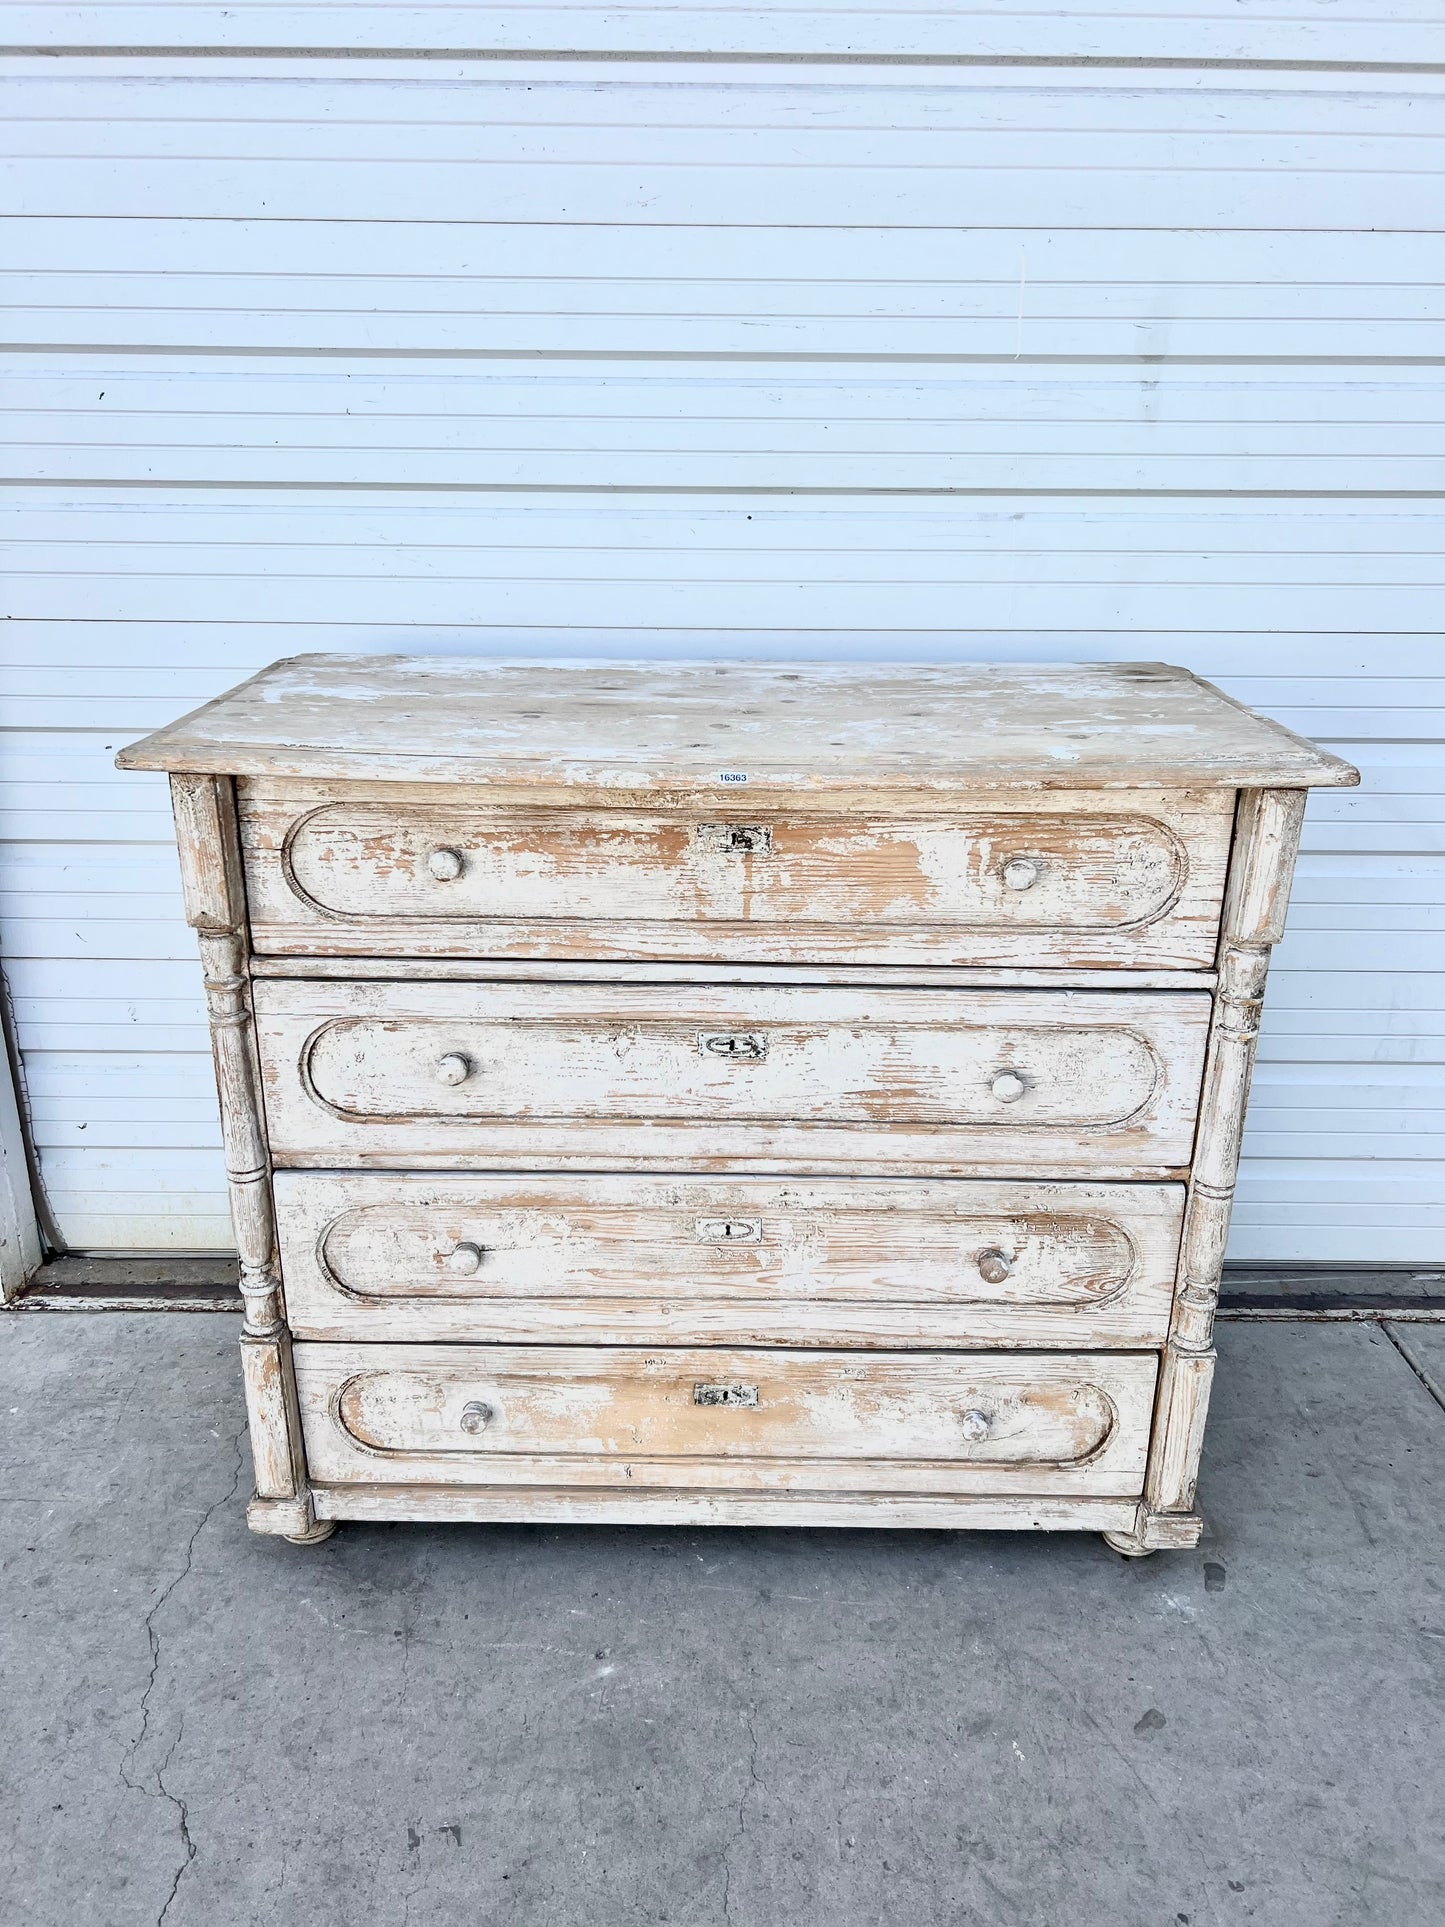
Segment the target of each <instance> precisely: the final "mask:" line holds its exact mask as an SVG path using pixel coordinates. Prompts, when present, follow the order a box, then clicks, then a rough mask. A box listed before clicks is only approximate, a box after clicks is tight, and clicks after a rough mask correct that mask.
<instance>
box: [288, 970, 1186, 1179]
mask: <svg viewBox="0 0 1445 1927" xmlns="http://www.w3.org/2000/svg"><path fill="white" fill-rule="evenodd" d="M254 997H255V1011H256V1035H257V1041H258V1044H259V1048H260V1055H261V1072H262V1079H263V1085H264V1090H265V1102H266V1112H267V1119H268V1125H269V1131H270V1139H271V1148H272V1154H273V1158H274V1161H275V1162H276V1163H277V1165H279V1166H282V1167H286V1166H291V1167H298V1166H307V1165H340V1166H348V1165H351V1166H354V1165H371V1166H378V1165H385V1166H390V1167H393V1168H396V1167H402V1168H404V1167H405V1166H407V1165H408V1164H410V1165H411V1166H413V1167H414V1168H418V1169H426V1170H446V1169H472V1170H475V1169H477V1168H486V1167H488V1166H490V1167H492V1168H494V1169H503V1170H505V1169H511V1170H517V1169H532V1170H546V1169H559V1168H560V1169H592V1170H605V1169H609V1168H610V1169H613V1170H617V1169H624V1170H625V1169H629V1168H630V1169H634V1170H702V1171H709V1170H727V1169H742V1170H749V1171H753V1172H767V1171H770V1170H781V1171H788V1170H798V1169H803V1170H807V1169H815V1170H816V1169H820V1168H821V1169H825V1170H826V1169H828V1168H830V1167H831V1168H834V1169H839V1168H841V1169H849V1170H854V1171H862V1170H868V1171H871V1172H873V1173H875V1174H877V1175H891V1174H893V1173H898V1174H900V1175H907V1174H909V1173H920V1174H922V1173H924V1172H931V1173H934V1174H936V1175H939V1176H961V1177H978V1176H993V1175H997V1176H1004V1177H1007V1176H1019V1177H1023V1176H1031V1175H1038V1176H1042V1177H1050V1178H1067V1177H1121V1178H1131V1177H1132V1178H1158V1177H1172V1176H1175V1175H1177V1174H1178V1173H1179V1172H1180V1171H1181V1170H1182V1169H1183V1167H1184V1166H1186V1165H1187V1164H1188V1162H1189V1159H1190V1154H1191V1151H1192V1148H1193V1141H1194V1124H1195V1116H1196V1112H1197V1109H1198V1103H1199V1090H1200V1079H1201V1075H1202V1071H1203V1064H1204V1051H1205V1043H1206V1038H1207V1035H1208V1028H1209V1019H1210V1010H1211V999H1210V997H1209V996H1208V995H1207V994H1206V993H1203V992H1198V991H1191V992H1178V991H1051V990H1050V991H1045V990H1015V991H1003V990H944V991H936V990H895V989H889V990H878V991H872V992H867V991H861V990H820V989H812V988H807V989H804V988H797V987H789V988H786V989H778V988H771V987H769V988H762V987H759V986H756V985H744V986H739V987H737V988H735V989H732V988H730V989H719V988H714V987H707V988H702V987H699V986H696V985H641V986H632V985H629V986H621V985H587V984H537V983H531V984H498V983H424V982H416V981H413V982H407V983H347V982H333V981H316V980H301V981H291V980H286V979H279V978H273V979H261V980H259V981H257V982H256V984H255V985H254Z"/></svg>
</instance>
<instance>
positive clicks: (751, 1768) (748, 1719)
mask: <svg viewBox="0 0 1445 1927" xmlns="http://www.w3.org/2000/svg"><path fill="white" fill-rule="evenodd" d="M743 1724H744V1725H745V1726H746V1727H747V1729H748V1744H749V1748H750V1751H749V1755H748V1783H747V1785H746V1786H745V1787H744V1788H743V1790H742V1792H741V1793H740V1794H739V1795H738V1823H737V1828H736V1831H735V1832H734V1834H733V1837H732V1839H731V1840H729V1841H728V1843H727V1845H726V1846H725V1847H724V1848H723V1857H722V1862H723V1906H722V1910H723V1919H724V1920H731V1919H732V1917H733V1916H732V1905H733V1848H734V1847H735V1846H736V1845H737V1844H738V1842H739V1841H740V1840H745V1839H746V1838H747V1832H748V1821H747V1808H748V1800H749V1798H750V1797H751V1795H752V1794H753V1793H754V1792H755V1791H756V1789H757V1786H758V1736H757V1732H756V1730H755V1728H754V1726H753V1716H752V1714H751V1713H744V1714H743Z"/></svg>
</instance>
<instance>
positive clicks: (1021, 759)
mask: <svg viewBox="0 0 1445 1927" xmlns="http://www.w3.org/2000/svg"><path fill="white" fill-rule="evenodd" d="M116 761H117V763H118V764H119V765H120V767H121V768H122V769H164V770H183V771H189V772H191V773H207V772H209V773H213V774H218V775H222V774H229V775H234V776H293V777H303V778H314V779H318V780H325V779H341V780H347V779H349V780H356V781H381V782H403V781H406V782H423V783H474V784H497V785H505V786H507V787H515V786H517V785H524V786H525V785H535V786H537V787H538V788H544V787H545V788H556V787H559V786H560V787H562V788H564V789H570V788H577V789H605V790H619V791H627V792H649V791H676V790H687V791H691V792H696V791H700V790H701V791H716V792H718V793H719V794H733V795H736V796H739V797H741V796H743V795H745V794H747V793H748V791H749V790H759V789H764V790H779V789H781V790H812V791H854V792H857V791H864V792H867V791H870V790H878V791H899V790H920V791H932V792H940V791H941V792H948V791H954V790H979V789H1001V790H1039V789H1132V788H1166V789H1200V788H1220V789H1226V788H1227V789H1234V788H1266V787H1279V788H1286V789H1303V788H1306V787H1309V786H1312V785H1315V784H1332V785H1347V784H1352V783H1357V782H1358V781H1359V776H1358V773H1357V772H1356V771H1355V770H1353V769H1352V768H1351V767H1350V765H1349V764H1348V763H1345V762H1342V761H1341V760H1340V759H1339V757H1337V756H1331V755H1329V754H1328V753H1327V752H1325V751H1323V750H1319V749H1316V748H1315V747H1314V745H1313V744H1311V743H1308V742H1306V741H1305V740H1304V738H1303V737H1300V736H1296V735H1295V734H1294V733H1293V732H1292V731H1290V730H1287V729H1284V728H1282V727H1281V726H1280V725H1279V724H1278V723H1272V722H1269V721H1267V720H1266V719H1265V718H1264V717H1262V716H1256V715H1255V714H1254V712H1253V711H1252V710H1248V709H1245V708H1243V707H1242V706H1241V705H1240V704H1238V703H1235V702H1233V701H1231V700H1230V698H1229V697H1227V696H1225V695H1223V694H1222V693H1221V692H1220V691H1219V690H1217V689H1215V688H1214V687H1213V686H1212V684H1210V683H1206V682H1200V681H1199V680H1198V678H1197V677H1194V676H1191V675H1190V674H1189V672H1188V670H1185V669H1176V668H1172V667H1171V666H1169V665H1168V664H1166V663H1153V662H1150V663H1077V664H1067V665H1062V666H1053V665H1046V664H1005V665H990V664H980V663H949V664H928V665H924V664H886V665H885V664H878V663H786V662H784V663H777V662H608V661H598V660H596V659H592V660H587V661H568V660H559V659H556V658H553V659H550V660H545V661H522V660H518V659H516V658H507V659H496V658H490V659H489V658H485V657H475V656H341V655H313V656H293V657H290V658H289V659H288V660H286V661H284V662H278V663H273V664H272V665H271V667H270V668H269V669H263V670H262V671H261V673H260V674H259V675H257V676H253V677H252V678H251V679H250V681H249V682H244V683H242V684H240V686H239V687H238V688H236V689H233V690H231V691H230V692H229V693H228V694H226V695H224V696H220V697H218V698H217V699H216V700H215V701H214V702H212V703H207V704H206V705H205V707H204V708H202V709H197V710H195V711H193V712H192V714H191V715H189V716H183V717H182V718H181V719H180V721H179V722H175V723H172V724H170V725H169V726H168V727H167V728H165V729H159V730H156V731H155V732H154V734H152V735H150V736H146V737H144V738H143V739H142V740H141V741H140V742H138V743H134V744H132V745H131V747H130V748H128V749H124V750H122V751H121V753H120V755H119V756H118V757H117V758H116ZM739 778H743V779H746V780H745V781H739V780H738V779H739Z"/></svg>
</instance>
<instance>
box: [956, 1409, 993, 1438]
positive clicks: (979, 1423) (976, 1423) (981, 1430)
mask: <svg viewBox="0 0 1445 1927" xmlns="http://www.w3.org/2000/svg"><path fill="white" fill-rule="evenodd" d="M959 1424H960V1426H961V1427H962V1430H963V1436H964V1437H965V1438H966V1439H967V1440H968V1441H969V1443H970V1444H972V1445H979V1444H981V1443H982V1442H983V1440H984V1439H986V1438H987V1437H988V1435H989V1433H990V1432H991V1431H992V1430H993V1413H992V1412H985V1411H981V1410H980V1409H979V1408H978V1407H977V1406H975V1407H974V1408H973V1409H972V1410H971V1411H967V1412H965V1413H964V1414H963V1416H962V1418H961V1419H960V1420H959Z"/></svg>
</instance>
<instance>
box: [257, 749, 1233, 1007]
mask: <svg viewBox="0 0 1445 1927" xmlns="http://www.w3.org/2000/svg"><path fill="white" fill-rule="evenodd" d="M241 795H242V804H241V806H242V816H241V823H242V834H243V839H244V847H245V853H246V864H247V877H248V889H249V893H250V902H251V915H252V922H253V928H254V932H255V939H256V945H257V948H258V950H260V951H263V952H273V953H282V954H284V953H287V952H289V953H292V954H299V953H307V954H317V953H319V954H322V955H326V954H353V955H432V956H496V957H502V956H531V957H554V958H558V957H560V958H569V957H623V958H628V959H633V958H649V957H696V958H741V959H745V960H751V961H757V962H763V961H771V962H784V963H787V962H798V961H803V962H808V961H811V962H826V961H829V960H837V959H840V958H842V959H850V960H852V961H857V962H861V961H872V962H879V963H900V962H932V963H958V964H1012V963H1022V964H1033V965H1047V964H1067V965H1072V966H1075V967H1081V966H1093V967H1107V966H1108V965H1111V964H1119V965H1134V966H1140V967H1143V966H1154V967H1165V968H1168V967H1186V966H1191V965H1192V966H1196V967H1199V966H1205V965H1208V964H1210V963H1212V962H1213V959H1214V948H1215V940H1216V935H1217V929H1218V923H1219V909H1220V901H1221V897H1222V893H1223V888H1224V874H1225V865H1226V862H1227V859H1228V854H1229V843H1230V836H1231V832H1232V823H1233V795H1232V793H1220V792H1212V793H1207V794H1199V795H1170V794H1164V793H1154V792H1149V793H1134V792H1128V793H1125V794H1122V795H1116V794H1111V793H1109V792H1087V793H1080V794H1078V795H1073V796H1070V795H1064V796H1062V797H1052V798H1049V799H1045V800H1043V801H1036V802H1016V801H1013V800H1010V802H1009V803H1008V805H1007V806H1006V807H1003V806H999V805H997V804H995V805H992V806H989V807H985V808H978V809H971V810H960V811H958V812H956V813H953V814H950V815H947V816H927V815H925V816H919V815H917V814H914V815H912V816H901V817H896V818H895V817H891V816H882V815H873V816H866V817H865V816H844V815H838V814H836V813H835V814H832V815H827V814H819V815H812V814H808V813H806V812H803V811H799V810H798V809H797V807H796V806H795V805H794V806H792V807H785V808H781V809H780V808H776V807H774V808H769V807H765V806H764V805H762V804H761V803H759V804H755V805H754V806H753V807H752V808H751V809H749V808H747V807H745V805H744V804H743V803H742V802H739V803H738V805H737V806H736V807H735V808H733V809H731V810H729V811H727V812H725V813H721V814H720V813H719V812H718V811H717V810H716V809H711V810H702V811H700V810H692V811H690V812H686V813H684V812H678V811H673V812H670V813H667V812H658V811H655V810H652V811H645V812H644V811H637V810H625V809H592V810H578V809H550V810H549V809H515V808H512V809H508V808H504V807H498V806H484V805H480V804H479V803H478V802H477V800H476V793H475V792H474V791H452V792H448V791H445V790H441V791H438V790H435V789H433V790H423V791H416V790H414V789H405V788H403V789H400V790H398V789H397V788H396V787H389V788H387V789H377V788H375V787H371V788H367V787H366V786H353V788H352V790H351V792H350V793H341V794H337V793H336V792H334V791H330V790H327V791H321V790H317V789H298V788H297V787H295V786H281V787H276V786H267V785H264V784H259V783H254V782H252V783H247V784H244V785H243V786H242V793H241Z"/></svg>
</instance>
